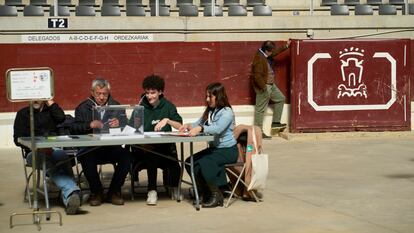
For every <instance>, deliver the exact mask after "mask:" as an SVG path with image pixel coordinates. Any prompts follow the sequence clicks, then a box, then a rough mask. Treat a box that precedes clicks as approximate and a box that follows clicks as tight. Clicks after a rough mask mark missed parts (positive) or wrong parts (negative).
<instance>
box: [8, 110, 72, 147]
mask: <svg viewBox="0 0 414 233" xmlns="http://www.w3.org/2000/svg"><path fill="white" fill-rule="evenodd" d="M33 120H34V129H35V132H34V133H35V135H36V136H51V135H52V136H53V135H58V130H57V125H59V124H61V123H63V122H64V121H65V112H64V111H63V110H62V108H61V107H59V105H58V104H57V103H53V104H52V105H50V106H47V105H46V104H45V105H44V106H43V109H42V111H41V112H39V110H38V109H33ZM13 130H14V134H13V139H14V144H16V146H20V147H23V148H24V149H25V150H26V151H27V152H28V151H30V148H28V147H25V146H23V145H22V144H20V143H18V142H17V139H18V138H19V137H30V108H29V107H25V108H22V109H20V110H19V111H18V112H17V114H16V118H15V119H14V126H13Z"/></svg>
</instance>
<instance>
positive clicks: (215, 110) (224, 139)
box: [180, 83, 238, 208]
mask: <svg viewBox="0 0 414 233" xmlns="http://www.w3.org/2000/svg"><path fill="white" fill-rule="evenodd" d="M206 105H207V106H206V109H205V111H204V113H203V115H202V116H201V118H200V119H199V120H197V121H196V122H194V123H192V124H185V125H183V126H181V127H180V131H181V132H184V131H188V132H189V134H190V135H191V136H196V135H197V134H199V133H203V132H204V133H206V134H211V135H215V136H216V137H215V140H214V141H213V142H210V145H209V147H208V148H207V149H205V150H202V151H200V152H198V153H196V154H194V155H193V158H194V175H195V177H194V178H195V180H196V182H197V185H198V187H200V189H201V190H200V191H201V194H202V195H203V204H202V206H203V207H204V208H211V207H216V206H223V194H222V193H221V191H220V189H219V187H220V186H223V185H226V184H227V179H226V174H225V167H224V166H225V165H226V164H229V163H234V162H236V161H237V156H238V151H237V146H236V139H235V138H234V136H233V129H234V124H235V123H234V113H233V110H232V108H231V105H230V103H229V101H228V98H227V94H226V90H225V88H224V86H223V84H221V83H211V84H209V85H208V86H207V88H206ZM188 160H189V159H187V162H189V161H188ZM186 170H187V172H188V173H189V174H191V173H190V168H189V166H186Z"/></svg>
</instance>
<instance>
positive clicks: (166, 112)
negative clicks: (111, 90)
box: [132, 75, 183, 205]
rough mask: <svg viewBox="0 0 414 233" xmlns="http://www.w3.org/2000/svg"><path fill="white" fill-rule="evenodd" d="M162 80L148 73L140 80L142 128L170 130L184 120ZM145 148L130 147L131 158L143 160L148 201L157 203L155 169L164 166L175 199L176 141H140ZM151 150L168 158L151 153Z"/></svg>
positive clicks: (178, 168)
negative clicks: (160, 142)
mask: <svg viewBox="0 0 414 233" xmlns="http://www.w3.org/2000/svg"><path fill="white" fill-rule="evenodd" d="M164 86H165V82H164V79H162V78H161V77H159V76H156V75H150V76H147V77H146V78H145V79H144V81H143V82H142V89H143V90H144V94H142V95H141V101H140V105H142V106H144V131H146V132H148V131H165V132H170V131H171V130H172V128H171V127H174V128H175V129H178V128H180V126H181V123H182V122H183V120H182V118H181V116H180V114H178V112H177V108H176V107H175V105H174V104H173V103H171V102H170V101H168V100H167V99H166V98H165V97H164ZM140 146H141V147H143V148H145V149H146V150H142V149H138V148H135V147H132V152H133V154H134V155H135V157H134V159H136V160H141V161H143V164H144V165H143V166H144V167H146V168H147V175H148V187H147V189H148V196H147V205H156V204H157V200H158V195H157V169H158V168H161V169H162V170H163V174H164V176H163V178H164V185H165V186H166V187H167V188H168V191H169V193H170V195H171V197H172V198H173V199H178V198H180V197H178V194H177V193H178V189H177V187H178V182H179V180H180V165H179V164H178V161H177V148H176V146H175V143H168V144H167V143H166V144H148V145H140ZM149 151H154V152H157V153H160V154H162V155H165V156H169V157H171V158H166V157H162V156H160V155H157V154H154V153H151V152H149Z"/></svg>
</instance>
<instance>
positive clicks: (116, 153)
mask: <svg viewBox="0 0 414 233" xmlns="http://www.w3.org/2000/svg"><path fill="white" fill-rule="evenodd" d="M110 91H111V86H110V84H109V82H108V81H107V80H104V79H95V80H94V81H93V82H92V87H91V96H90V97H89V98H88V99H86V100H85V101H83V102H82V103H80V104H79V105H78V107H76V109H75V122H74V123H73V124H72V127H71V133H72V134H90V133H93V130H94V129H95V130H96V129H98V130H99V129H102V128H104V125H105V124H108V125H109V127H111V128H116V127H119V126H120V123H121V122H123V121H124V120H125V122H126V117H125V113H123V114H118V115H116V114H115V115H111V116H109V115H110V114H113V112H109V111H103V112H100V113H97V112H95V115H97V116H99V117H100V119H99V120H97V119H95V120H94V119H93V115H94V114H93V113H92V112H93V111H96V110H93V107H95V106H106V105H119V102H117V101H116V100H114V99H113V98H112V97H111V95H110ZM118 113H119V111H118ZM124 118H125V119H124ZM105 121H106V122H107V123H106V122H105ZM78 154H79V155H80V157H79V160H80V162H81V164H82V169H83V173H84V174H85V177H86V179H87V180H88V183H89V188H90V190H91V195H90V197H89V204H90V205H91V206H99V205H101V204H102V202H103V201H104V200H105V198H104V195H103V187H102V183H101V180H100V178H99V174H98V171H97V165H98V164H108V163H110V164H114V167H115V171H114V174H113V176H112V180H111V184H110V186H109V190H108V192H107V195H106V201H108V202H110V203H112V204H114V205H123V204H124V199H123V198H122V195H121V187H122V186H123V185H124V182H125V177H126V176H127V174H128V172H129V168H130V154H129V152H128V151H127V150H125V149H124V148H122V147H121V146H102V147H98V148H91V147H85V148H82V149H80V150H79V153H78Z"/></svg>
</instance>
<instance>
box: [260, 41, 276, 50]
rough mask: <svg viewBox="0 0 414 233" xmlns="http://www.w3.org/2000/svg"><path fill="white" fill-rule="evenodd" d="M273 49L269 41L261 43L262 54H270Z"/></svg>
mask: <svg viewBox="0 0 414 233" xmlns="http://www.w3.org/2000/svg"><path fill="white" fill-rule="evenodd" d="M274 48H275V43H273V42H272V41H270V40H267V41H265V42H263V44H262V48H261V49H262V51H263V52H266V51H268V52H272V50H273V49H274Z"/></svg>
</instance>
